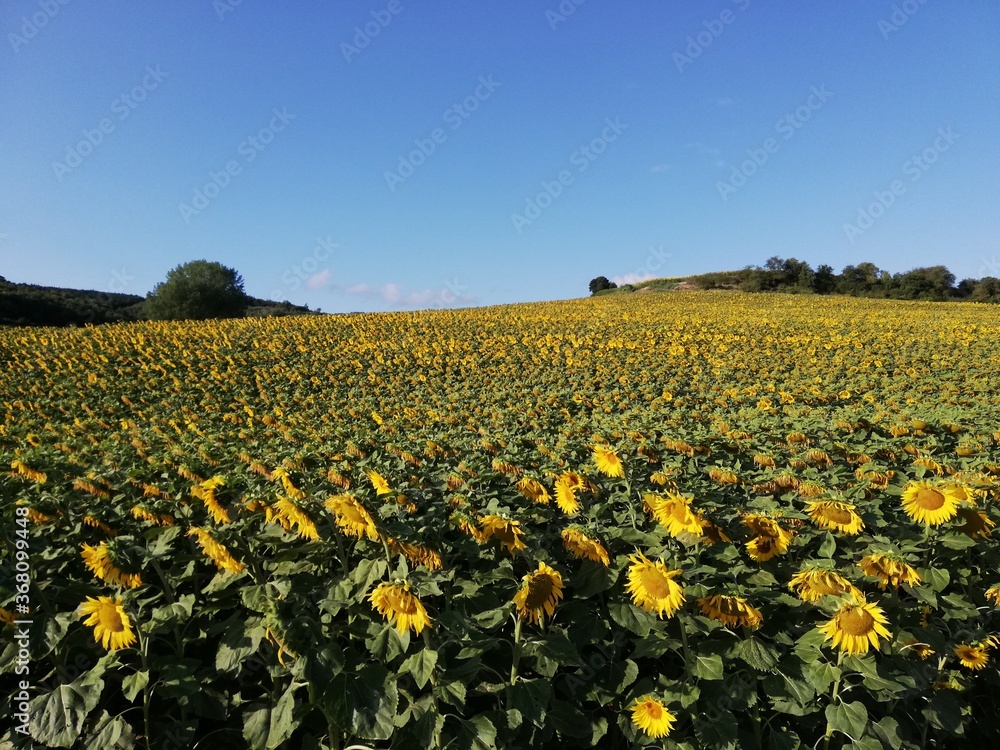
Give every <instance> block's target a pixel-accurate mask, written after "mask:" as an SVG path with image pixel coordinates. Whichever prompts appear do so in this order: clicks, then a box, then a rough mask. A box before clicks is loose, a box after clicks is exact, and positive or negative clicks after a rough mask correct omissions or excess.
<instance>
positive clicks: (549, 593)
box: [513, 562, 563, 624]
mask: <svg viewBox="0 0 1000 750" xmlns="http://www.w3.org/2000/svg"><path fill="white" fill-rule="evenodd" d="M562 596H563V580H562V576H561V575H560V574H559V572H558V571H557V570H555V569H553V568H550V567H549V566H548V565H546V564H545V563H543V562H540V563H538V569H537V570H535V571H534V572H532V573H528V575H526V576H524V578H522V579H521V586H520V588H518V590H517V593H516V594H514V599H513V602H514V604H516V605H517V613H518V615H519V616H520V617H522V618H524V619H526V620H528V621H529V622H533V623H535V624H537V623H538V622H539V620H540V619H541V618H542V616H543V615H545V616H548V617H552V614H553V613H554V612H555V609H556V605H557V604H558V603H559V600H560V599H562Z"/></svg>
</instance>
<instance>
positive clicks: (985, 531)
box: [956, 508, 996, 539]
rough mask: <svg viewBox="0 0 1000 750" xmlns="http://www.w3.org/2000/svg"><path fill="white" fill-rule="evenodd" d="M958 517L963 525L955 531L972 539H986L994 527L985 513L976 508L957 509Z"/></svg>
mask: <svg viewBox="0 0 1000 750" xmlns="http://www.w3.org/2000/svg"><path fill="white" fill-rule="evenodd" d="M958 517H959V518H960V519H961V520H962V521H963V523H962V525H961V526H959V527H958V528H957V529H956V531H961V532H962V533H963V534H967V535H969V536H971V537H972V538H973V539H975V538H976V537H988V536H989V535H990V533H991V532H992V530H993V527H994V526H996V524H995V523H993V521H992V520H991V519H990V517H989V516H988V515H986V511H983V510H979V509H978V508H959V509H958Z"/></svg>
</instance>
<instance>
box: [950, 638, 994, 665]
mask: <svg viewBox="0 0 1000 750" xmlns="http://www.w3.org/2000/svg"><path fill="white" fill-rule="evenodd" d="M955 656H956V657H957V658H958V661H959V663H960V664H961V665H962V666H963V667H965V668H966V669H972V670H974V671H979V670H980V669H983V668H985V667H986V665H987V664H988V663H989V660H990V657H989V653H988V650H987V644H985V643H977V644H974V645H970V644H968V643H960V644H959V645H957V646H955Z"/></svg>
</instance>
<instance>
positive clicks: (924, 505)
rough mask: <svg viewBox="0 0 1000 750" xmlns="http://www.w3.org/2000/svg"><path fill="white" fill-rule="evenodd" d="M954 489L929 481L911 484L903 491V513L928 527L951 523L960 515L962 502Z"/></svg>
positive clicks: (950, 486) (951, 486)
mask: <svg viewBox="0 0 1000 750" xmlns="http://www.w3.org/2000/svg"><path fill="white" fill-rule="evenodd" d="M953 487H954V485H938V484H934V483H931V482H927V481H920V482H911V483H910V484H908V485H906V487H905V488H904V489H903V511H904V512H905V513H906V515H908V516H909V517H910V518H912V519H913V520H914V521H916V522H917V523H923V524H927V525H928V526H937V525H939V524H942V523H944V522H945V521H950V520H951V519H952V518H954V517H955V514H956V513H958V504H959V503H960V502H961V499H960V498H959V497H958V495H957V494H956V493H955V490H954V489H953Z"/></svg>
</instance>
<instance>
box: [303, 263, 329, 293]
mask: <svg viewBox="0 0 1000 750" xmlns="http://www.w3.org/2000/svg"><path fill="white" fill-rule="evenodd" d="M332 277H333V274H331V273H330V269H329V268H324V269H323V270H322V271H318V272H316V273H314V274H313V275H312V276H310V277H309V278H308V279H306V288H307V289H326V288H327V287H328V286H330V279H331V278H332Z"/></svg>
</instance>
